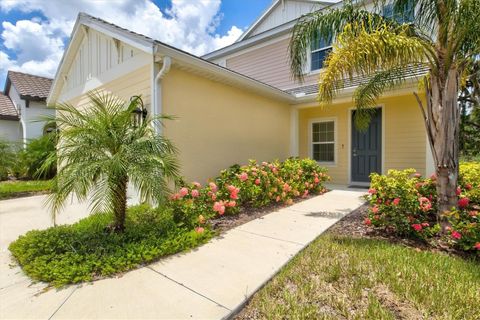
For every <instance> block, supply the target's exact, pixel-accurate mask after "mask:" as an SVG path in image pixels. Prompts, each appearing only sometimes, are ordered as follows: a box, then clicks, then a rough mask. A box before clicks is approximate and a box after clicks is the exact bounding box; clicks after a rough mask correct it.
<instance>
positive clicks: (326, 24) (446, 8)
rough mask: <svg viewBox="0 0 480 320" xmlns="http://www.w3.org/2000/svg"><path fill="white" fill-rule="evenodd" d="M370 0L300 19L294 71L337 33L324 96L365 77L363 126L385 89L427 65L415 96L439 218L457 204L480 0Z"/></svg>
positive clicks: (478, 50) (323, 79)
mask: <svg viewBox="0 0 480 320" xmlns="http://www.w3.org/2000/svg"><path fill="white" fill-rule="evenodd" d="M369 2H371V1H369ZM365 4H366V1H362V0H359V1H356V2H355V3H352V1H348V0H347V1H345V2H344V4H343V5H342V6H339V7H336V8H331V9H327V10H322V11H317V12H313V13H311V14H308V15H305V16H303V17H302V18H300V19H299V21H298V23H297V24H296V25H295V27H294V30H293V35H292V38H291V42H290V60H291V69H292V72H293V74H294V75H295V77H296V78H297V79H300V80H302V75H303V70H304V66H305V63H306V54H307V52H308V49H309V47H310V43H311V41H312V39H315V38H319V37H320V38H323V39H331V38H333V39H334V43H333V51H332V53H331V54H330V55H329V57H328V58H327V60H326V62H325V69H324V70H323V72H321V73H320V76H319V94H318V95H319V99H320V101H321V102H322V103H325V104H326V103H329V102H330V101H331V100H332V99H333V98H334V97H335V94H336V93H337V92H338V91H339V90H341V89H342V86H343V83H344V80H345V79H351V78H353V77H354V76H360V77H364V79H366V81H365V83H363V84H362V85H360V86H359V87H358V88H357V89H356V91H355V93H354V98H353V99H354V102H355V105H356V108H357V111H358V112H356V114H357V115H358V117H357V119H356V121H355V123H356V125H357V126H360V127H365V126H366V125H368V122H369V119H370V114H371V112H370V111H371V110H372V107H373V106H374V105H375V102H376V100H377V99H378V98H379V97H380V96H381V95H382V94H383V93H384V92H385V91H386V90H389V89H392V88H394V87H396V86H398V85H401V84H402V83H405V82H406V81H407V80H408V78H409V74H410V75H411V71H412V70H411V69H412V68H417V69H423V68H424V69H426V70H428V71H427V75H426V76H425V77H423V81H422V82H423V83H422V84H423V85H422V87H423V89H422V90H424V91H425V96H426V99H425V100H426V103H423V102H422V101H425V100H422V99H421V98H420V97H419V95H418V94H417V93H415V96H416V98H417V101H418V104H419V107H420V110H421V113H422V115H423V117H424V120H425V126H426V131H427V136H428V140H429V143H430V146H431V148H432V150H433V159H434V163H435V168H436V174H437V177H438V183H437V192H438V203H439V211H438V217H439V219H440V216H441V213H442V212H444V211H447V210H450V209H451V208H452V207H455V206H456V205H457V196H456V193H455V191H456V188H457V178H458V164H459V163H458V162H459V159H458V158H459V150H458V145H459V143H458V138H459V120H460V112H459V106H458V103H457V95H458V92H459V83H460V82H461V80H462V77H463V75H464V72H465V70H467V67H468V64H469V63H471V61H472V57H476V56H478V55H479V54H480V1H478V0H383V1H381V0H377V1H375V0H374V9H373V11H367V10H366V9H365V6H364V5H365ZM386 4H390V5H392V6H393V17H392V18H385V17H383V16H382V14H383V13H382V8H383V6H384V5H386ZM409 8H415V11H416V12H417V14H415V16H414V17H413V21H412V23H402V22H399V20H400V19H398V18H399V17H402V15H404V13H405V12H406V10H408V9H409ZM379 66H380V68H379Z"/></svg>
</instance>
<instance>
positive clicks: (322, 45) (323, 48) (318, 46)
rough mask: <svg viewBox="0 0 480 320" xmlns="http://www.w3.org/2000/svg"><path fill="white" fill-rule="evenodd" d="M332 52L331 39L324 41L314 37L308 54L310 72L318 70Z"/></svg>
mask: <svg viewBox="0 0 480 320" xmlns="http://www.w3.org/2000/svg"><path fill="white" fill-rule="evenodd" d="M331 51H332V39H326V40H325V39H324V38H321V37H318V36H316V37H315V38H314V39H313V40H312V44H311V54H310V71H315V70H320V69H322V68H323V63H324V61H325V59H326V58H327V57H328V54H329V53H330V52H331Z"/></svg>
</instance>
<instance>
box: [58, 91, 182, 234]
mask: <svg viewBox="0 0 480 320" xmlns="http://www.w3.org/2000/svg"><path fill="white" fill-rule="evenodd" d="M88 97H89V103H88V104H87V105H86V106H85V107H83V108H81V109H77V108H75V107H73V106H72V105H69V104H60V105H59V106H57V107H56V110H57V116H56V117H55V121H56V124H57V126H58V128H59V129H60V130H59V133H58V139H59V143H58V146H57V159H58V164H59V168H58V173H57V176H56V177H55V179H54V181H55V192H54V193H52V195H51V196H50V198H49V203H50V205H51V207H52V212H53V214H54V217H55V215H56V214H57V213H58V212H59V210H60V209H61V208H62V207H63V206H64V203H65V200H66V199H67V197H68V196H69V195H76V196H77V198H78V199H80V200H85V199H87V198H88V197H91V201H92V212H113V214H114V216H115V221H114V223H113V225H112V229H113V230H115V231H118V232H122V231H123V230H124V229H125V215H126V208H127V186H128V183H129V182H131V183H132V185H133V187H134V188H135V189H136V190H138V191H139V194H140V197H141V200H143V201H152V202H156V203H159V202H161V201H162V200H163V199H164V197H165V196H166V194H167V193H168V192H169V188H168V185H169V183H170V182H171V181H175V180H176V179H177V178H178V168H179V167H178V163H177V157H176V148H175V147H174V146H173V144H172V143H171V142H170V141H169V140H168V139H166V138H165V137H163V136H160V135H156V134H155V131H154V126H155V125H156V123H157V122H159V121H160V120H162V119H165V118H168V117H165V116H163V117H159V118H146V119H143V120H136V121H135V120H134V119H133V118H134V117H133V116H132V115H134V114H135V111H138V110H141V109H140V106H141V104H142V100H141V98H140V97H138V96H135V97H132V99H131V100H130V101H129V102H125V101H123V100H121V99H120V98H118V97H115V96H113V95H111V94H102V93H98V92H90V93H89V94H88Z"/></svg>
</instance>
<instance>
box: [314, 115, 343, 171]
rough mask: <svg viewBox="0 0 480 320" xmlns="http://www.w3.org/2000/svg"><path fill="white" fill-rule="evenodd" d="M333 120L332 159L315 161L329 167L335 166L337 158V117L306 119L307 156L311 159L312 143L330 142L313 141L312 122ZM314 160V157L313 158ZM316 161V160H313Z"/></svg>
mask: <svg viewBox="0 0 480 320" xmlns="http://www.w3.org/2000/svg"><path fill="white" fill-rule="evenodd" d="M325 122H333V161H317V162H318V164H321V165H323V166H329V167H336V166H337V159H338V149H337V141H338V139H337V134H338V127H337V124H338V121H337V117H328V118H315V119H310V121H308V153H309V157H310V158H311V159H313V145H314V144H330V143H332V142H313V124H314V123H325ZM314 160H315V159H314ZM315 161H316V160H315Z"/></svg>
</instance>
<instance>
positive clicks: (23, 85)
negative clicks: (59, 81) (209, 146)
mask: <svg viewBox="0 0 480 320" xmlns="http://www.w3.org/2000/svg"><path fill="white" fill-rule="evenodd" d="M7 81H11V83H12V84H13V86H14V87H15V89H16V90H17V91H18V93H19V94H20V97H21V98H22V99H30V100H45V99H47V97H48V93H49V92H50V87H51V86H52V82H53V79H50V78H45V77H40V76H35V75H32V74H27V73H22V72H16V71H8V75H7Z"/></svg>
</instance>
